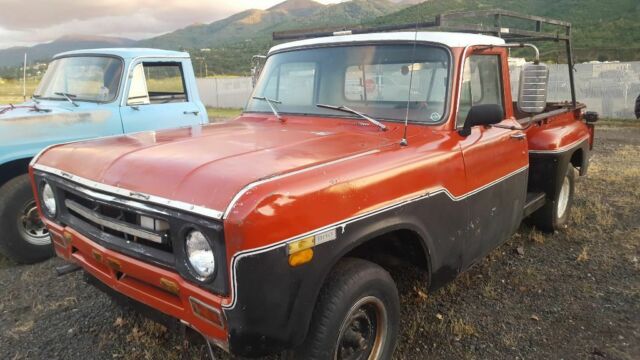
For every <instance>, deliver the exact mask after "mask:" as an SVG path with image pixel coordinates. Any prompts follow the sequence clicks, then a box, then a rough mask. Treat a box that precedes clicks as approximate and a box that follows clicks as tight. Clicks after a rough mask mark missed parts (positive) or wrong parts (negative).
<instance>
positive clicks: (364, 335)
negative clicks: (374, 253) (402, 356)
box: [290, 258, 400, 360]
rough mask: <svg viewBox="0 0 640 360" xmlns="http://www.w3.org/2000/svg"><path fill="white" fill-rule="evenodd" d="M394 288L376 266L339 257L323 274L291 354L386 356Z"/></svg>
mask: <svg viewBox="0 0 640 360" xmlns="http://www.w3.org/2000/svg"><path fill="white" fill-rule="evenodd" d="M399 320H400V300H399V298H398V290H397V288H396V285H395V283H394V281H393V279H392V278H391V276H390V275H389V273H388V272H386V271H385V270H384V269H383V268H381V267H380V266H378V265H376V264H374V263H372V262H369V261H365V260H361V259H355V258H347V259H344V260H342V261H341V262H340V263H339V264H338V265H337V266H336V268H335V269H334V270H333V271H332V272H331V274H330V275H329V277H328V279H327V281H326V283H325V284H324V286H323V288H322V290H321V292H320V296H319V298H318V302H317V304H316V307H315V309H314V313H313V317H312V321H311V326H310V328H309V333H308V335H307V338H306V339H305V341H304V343H303V344H302V345H301V346H300V347H299V348H298V349H296V350H294V351H293V352H292V354H291V356H290V357H291V358H295V359H310V360H313V359H316V360H321V359H322V360H325V359H334V360H368V359H371V360H377V359H391V356H392V354H393V351H394V349H395V346H396V340H397V338H398V327H399Z"/></svg>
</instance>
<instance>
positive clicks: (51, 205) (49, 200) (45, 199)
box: [42, 182, 58, 216]
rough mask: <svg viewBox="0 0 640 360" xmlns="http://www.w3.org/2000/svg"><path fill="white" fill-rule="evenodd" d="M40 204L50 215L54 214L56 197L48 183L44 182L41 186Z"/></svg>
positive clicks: (56, 209)
mask: <svg viewBox="0 0 640 360" xmlns="http://www.w3.org/2000/svg"><path fill="white" fill-rule="evenodd" d="M42 205H43V207H44V210H45V211H46V212H47V213H48V214H49V215H51V216H55V215H56V211H58V206H57V204H56V197H55V195H54V193H53V189H52V188H51V186H50V185H49V184H48V183H46V182H45V183H44V186H42Z"/></svg>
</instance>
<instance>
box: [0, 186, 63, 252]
mask: <svg viewBox="0 0 640 360" xmlns="http://www.w3.org/2000/svg"><path fill="white" fill-rule="evenodd" d="M0 253H2V254H3V255H5V256H6V257H8V258H9V259H11V260H13V261H16V262H18V263H23V264H33V263H36V262H40V261H43V260H46V259H48V258H50V257H52V256H53V247H52V245H51V238H50V237H49V232H48V231H47V228H46V227H45V226H44V224H43V223H42V220H41V219H40V215H39V214H38V209H37V208H36V203H35V199H34V198H33V192H32V190H31V182H30V180H29V176H28V175H26V174H25V175H21V176H18V177H16V178H14V179H12V180H9V181H8V182H7V183H6V184H4V185H3V186H2V187H0Z"/></svg>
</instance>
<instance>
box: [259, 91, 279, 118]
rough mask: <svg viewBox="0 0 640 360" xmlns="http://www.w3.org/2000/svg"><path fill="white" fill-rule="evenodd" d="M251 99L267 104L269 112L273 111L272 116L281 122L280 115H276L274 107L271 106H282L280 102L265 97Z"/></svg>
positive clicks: (276, 111)
mask: <svg viewBox="0 0 640 360" xmlns="http://www.w3.org/2000/svg"><path fill="white" fill-rule="evenodd" d="M253 99H255V100H262V101H266V102H267V104H269V107H270V108H271V111H273V115H275V116H276V117H277V118H278V120H280V121H283V119H282V116H280V114H279V113H278V110H276V107H275V105H273V104H282V101H278V100H274V99H270V98H268V97H265V96H254V97H253Z"/></svg>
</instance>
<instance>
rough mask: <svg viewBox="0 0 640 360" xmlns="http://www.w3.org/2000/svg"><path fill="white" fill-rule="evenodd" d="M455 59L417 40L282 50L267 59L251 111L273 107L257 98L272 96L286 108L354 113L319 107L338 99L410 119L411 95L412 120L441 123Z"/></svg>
mask: <svg viewBox="0 0 640 360" xmlns="http://www.w3.org/2000/svg"><path fill="white" fill-rule="evenodd" d="M449 59H450V56H449V53H448V51H447V50H445V49H444V48H441V47H437V46H429V45H417V46H416V47H415V49H414V45H413V44H395V45H363V46H354V45H349V46H336V47H323V48H315V49H302V50H292V51H287V52H282V53H276V54H274V55H271V56H269V58H268V59H267V62H266V63H265V66H264V70H263V72H262V74H261V76H260V79H259V80H258V83H257V84H256V87H255V90H254V93H253V97H252V98H251V100H250V101H249V103H248V104H247V108H246V111H247V112H271V109H270V108H269V104H267V103H266V102H264V101H259V100H256V99H255V98H269V99H274V100H276V101H278V102H279V103H278V105H277V108H278V111H279V112H280V113H289V114H305V115H307V114H309V115H324V116H343V117H344V116H350V115H346V114H345V113H344V112H338V111H336V110H332V109H330V108H327V107H317V106H316V105H317V104H332V105H339V106H346V107H349V108H351V109H354V110H357V111H359V112H362V113H366V114H367V115H369V116H371V117H373V118H376V119H379V120H404V118H405V115H406V112H407V101H408V100H409V99H410V103H409V120H410V121H419V122H424V123H435V122H439V121H440V120H441V119H442V117H443V116H444V113H445V110H446V103H447V94H448V87H449ZM412 71H413V80H412V83H411V92H409V83H410V81H411V80H410V79H411V72H412ZM409 95H411V96H410V97H409ZM254 97H255V98H254ZM354 117H356V116H355V115H354Z"/></svg>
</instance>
